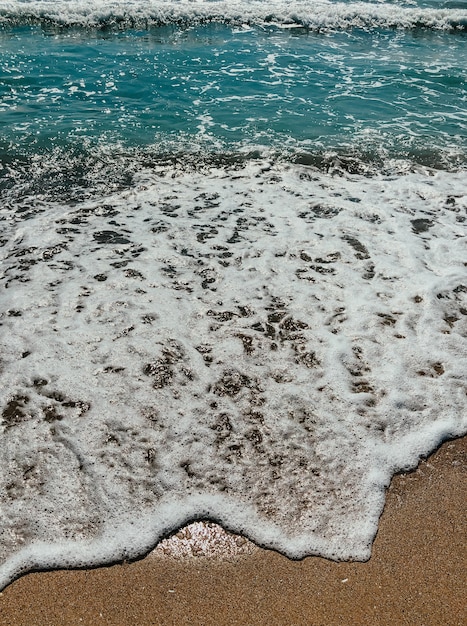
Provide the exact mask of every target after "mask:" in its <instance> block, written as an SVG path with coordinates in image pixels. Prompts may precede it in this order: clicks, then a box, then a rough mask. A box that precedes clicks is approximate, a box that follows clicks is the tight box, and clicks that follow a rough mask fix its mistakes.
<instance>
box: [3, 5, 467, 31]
mask: <svg viewBox="0 0 467 626" xmlns="http://www.w3.org/2000/svg"><path fill="white" fill-rule="evenodd" d="M0 20H4V21H6V22H11V23H15V22H18V21H19V22H21V21H24V20H39V21H45V22H48V23H56V24H62V25H77V26H85V27H96V26H97V27H102V26H105V25H107V26H114V27H118V28H121V27H125V26H130V27H131V26H136V27H145V26H150V25H154V24H155V25H160V24H171V23H189V22H199V21H222V22H234V23H236V24H239V25H242V24H278V25H283V26H285V27H290V26H294V25H302V26H304V27H307V28H310V29H313V30H314V29H317V30H323V29H339V28H419V27H424V28H434V29H449V30H451V29H465V27H466V24H467V11H465V10H463V9H446V8H443V9H438V8H425V7H413V6H404V5H402V6H401V5H400V4H396V3H384V2H375V3H371V2H354V3H345V2H327V1H325V0H305V1H301V2H293V3H290V2H287V1H286V0H272V1H270V0H268V1H266V0H257V1H254V2H251V1H249V0H229V1H224V0H221V1H217V0H195V1H194V2H193V1H192V0H179V1H178V2H173V1H172V0H130V1H128V0H39V1H37V0H30V1H26V2H25V1H22V0H2V1H1V2H0Z"/></svg>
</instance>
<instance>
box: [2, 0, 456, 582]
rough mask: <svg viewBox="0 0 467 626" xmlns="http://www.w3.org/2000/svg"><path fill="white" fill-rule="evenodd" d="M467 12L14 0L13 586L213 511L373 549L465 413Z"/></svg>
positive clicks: (288, 548) (280, 537)
mask: <svg viewBox="0 0 467 626" xmlns="http://www.w3.org/2000/svg"><path fill="white" fill-rule="evenodd" d="M466 29H467V4H466V3H465V2H463V1H458V0H453V1H445V2H439V1H435V0H427V1H423V0H422V1H419V2H416V1H407V2H404V1H393V2H384V1H383V2H358V3H355V2H332V1H331V2H324V1H316V2H315V1H313V0H307V1H303V2H285V1H284V0H274V1H273V2H267V1H265V0H254V1H250V2H246V1H244V0H237V1H233V2H223V1H202V0H195V1H193V2H188V1H186V2H185V1H179V2H175V1H174V2H169V1H163V0H153V1H150V0H133V1H131V0H130V1H128V2H123V1H120V0H116V1H112V2H110V1H106V0H58V1H53V2H52V1H34V0H32V1H28V0H23V1H19V0H16V1H15V0H10V1H5V0H0V194H1V203H0V228H1V233H0V242H1V248H0V250H1V275H0V342H1V353H0V381H1V382H0V384H1V394H0V448H1V453H0V584H1V585H2V586H4V585H6V584H8V582H10V581H11V580H12V579H14V578H15V577H17V576H18V575H20V574H21V573H24V572H26V571H30V570H32V569H37V568H52V567H64V566H65V567H66V566H84V565H97V564H104V563H110V562H113V561H118V560H121V559H125V558H133V557H135V556H138V555H142V554H144V553H145V552H146V551H147V550H149V549H150V548H151V547H152V546H154V545H155V544H156V542H157V541H158V540H160V539H161V538H162V537H164V536H166V535H167V534H168V533H169V532H171V531H173V530H175V529H176V528H178V527H180V526H181V525H183V524H185V523H186V522H188V521H191V520H196V519H205V518H208V519H211V520H215V521H218V522H220V523H221V524H223V525H224V526H225V527H226V528H228V529H230V530H233V531H236V532H239V533H243V534H244V535H245V536H247V537H249V538H251V539H253V540H254V541H256V542H258V543H260V544H261V545H264V546H268V547H271V548H274V549H277V550H279V551H281V552H283V553H284V554H287V555H288V556H290V557H292V558H302V557H304V556H306V555H311V554H319V555H322V556H325V557H328V558H332V559H359V560H365V559H368V558H369V556H370V553H371V544H372V541H373V538H374V536H375V533H376V531H377V524H378V519H379V516H380V514H381V511H382V508H383V505H384V491H385V488H386V487H387V486H388V484H389V481H390V479H391V477H392V475H393V474H394V473H395V472H397V471H401V470H404V469H409V468H411V467H414V466H415V465H416V464H417V462H418V460H419V458H420V457H421V456H422V455H426V454H428V453H429V452H430V451H431V450H433V449H434V448H435V447H436V446H437V445H439V443H441V442H442V441H443V440H445V439H447V438H450V437H455V436H460V435H462V434H465V433H466V432H467V415H466V399H467V398H466V394H467V380H466V372H467V348H466V333H467V254H466V245H465V244H466V234H467V233H466V213H467V187H466V169H467V168H466V165H467V158H466V157H467V90H466V69H467V67H466V66H467V62H466V59H467V54H466V52H467V46H466V43H467V41H466Z"/></svg>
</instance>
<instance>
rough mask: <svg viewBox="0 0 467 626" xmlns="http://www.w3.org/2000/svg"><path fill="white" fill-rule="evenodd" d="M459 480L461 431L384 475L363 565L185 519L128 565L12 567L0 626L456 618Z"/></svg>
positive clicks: (460, 589) (462, 560)
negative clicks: (412, 463)
mask: <svg viewBox="0 0 467 626" xmlns="http://www.w3.org/2000/svg"><path fill="white" fill-rule="evenodd" d="M466 479H467V438H463V439H459V440H457V441H453V442H447V443H445V444H444V445H443V446H442V447H441V448H440V449H439V450H438V451H437V452H436V453H435V454H434V455H432V456H431V457H430V458H429V459H428V460H427V461H424V462H422V463H421V465H420V466H419V468H418V469H417V470H416V471H415V472H412V473H409V474H406V475H399V476H397V477H395V478H394V480H393V482H392V484H391V487H390V489H389V490H388V494H387V501H386V507H385V510H384V513H383V516H382V518H381V520H380V527H379V532H378V536H377V538H376V541H375V544H374V547H373V556H372V558H371V559H370V561H369V562H368V563H332V562H329V561H326V560H325V559H321V558H317V557H310V558H307V559H304V560H303V561H300V562H293V561H290V560H288V559H286V558H285V557H282V556H280V555H279V554H276V553H274V552H271V551H267V550H261V549H258V548H256V547H255V546H253V545H252V544H250V543H249V542H244V541H243V540H242V539H239V538H237V537H235V536H231V535H230V536H229V535H226V534H223V533H222V532H219V531H218V529H217V528H216V527H215V526H209V525H208V526H202V525H196V526H192V527H191V528H189V529H188V531H183V532H182V533H179V534H178V536H176V537H175V538H173V539H172V540H171V541H169V542H165V543H164V544H163V545H162V546H159V548H158V549H157V550H155V551H154V552H153V553H151V554H150V555H148V556H147V557H146V558H145V559H143V560H141V561H139V562H136V563H132V564H123V565H115V566H113V567H107V568H100V569H96V570H81V571H60V572H46V573H35V574H29V575H27V576H24V577H23V578H21V579H19V580H17V581H15V582H14V583H13V584H11V585H10V586H9V587H7V588H6V589H5V590H4V591H3V594H1V596H0V624H1V625H2V626H3V625H9V626H10V625H11V626H20V625H24V626H46V625H54V626H56V625H57V626H58V625H59V624H60V625H67V626H69V625H74V624H77V625H81V624H83V625H92V626H94V625H101V624H102V625H105V624H112V625H125V626H126V625H137V626H146V625H149V624H151V625H156V624H163V625H166V624H167V625H169V624H170V625H172V624H173V625H177V626H182V625H184V624H195V625H203V626H204V625H206V626H207V625H210V624H213V625H214V624H215V625H216V626H221V625H223V624H225V625H227V624H228V625H231V624H232V625H233V624H242V625H249V626H253V625H256V624H257V625H268V626H273V625H275V624H281V625H282V624H283V625H287V626H292V625H297V626H298V625H306V626H315V625H323V626H324V625H326V626H334V625H336V626H337V625H345V626H347V625H354V624H355V625H359V626H360V625H364V624H368V625H372V626H377V625H388V626H389V625H391V626H392V625H398V624H414V625H417V626H422V625H426V626H441V625H444V624H445V625H448V626H461V625H462V626H465V625H466V624H467V608H466V606H467V595H466V589H467V558H466V557H467V548H466V540H467V534H466V529H467V522H466V518H465V512H466V498H465V496H466V489H465V488H466V484H467V480H466ZM190 535H191V537H190ZM193 552H194V553H195V554H196V556H185V554H186V555H188V554H192V553H193Z"/></svg>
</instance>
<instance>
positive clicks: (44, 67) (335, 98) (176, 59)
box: [0, 24, 467, 165]
mask: <svg viewBox="0 0 467 626" xmlns="http://www.w3.org/2000/svg"><path fill="white" fill-rule="evenodd" d="M466 49H467V48H466V38H465V34H464V33H463V32H461V33H458V34H452V33H445V32H436V31H432V30H429V29H425V30H408V31H407V30H380V29H376V30H374V31H371V32H367V31H362V30H359V29H353V30H347V31H343V32H336V33H332V34H329V33H328V34H320V33H314V32H307V31H306V30H305V29H301V28H298V29H294V30H292V31H290V30H283V29H280V28H277V27H263V28H259V27H252V28H250V27H248V28H247V27H244V28H241V27H239V28H236V27H232V26H228V25H222V24H208V25H198V26H192V27H187V28H179V27H176V26H165V27H160V28H152V29H150V30H147V31H143V30H124V31H123V32H99V31H91V32H88V31H83V30H81V29H78V30H77V29H73V28H71V29H65V30H63V29H58V28H53V27H46V26H43V27H40V26H15V27H12V28H7V29H5V28H4V29H3V30H2V31H1V32H0V111H1V126H0V141H1V145H2V146H3V152H4V153H6V154H8V155H9V156H10V157H11V156H12V155H14V154H15V153H18V154H28V155H31V154H35V153H42V152H44V151H50V150H53V149H54V148H57V147H59V146H75V147H82V146H87V147H91V146H98V145H101V146H102V145H115V146H116V145H119V146H120V147H125V148H127V147H135V146H139V147H149V146H152V147H155V149H156V150H158V149H160V150H161V151H164V150H174V149H176V150H190V149H196V148H199V147H201V148H202V149H203V150H207V151H211V150H212V151H232V150H248V149H256V148H261V149H263V148H274V149H278V150H281V151H292V152H293V151H297V150H301V151H305V152H310V153H313V152H319V151H326V150H331V151H332V150H335V151H338V152H340V153H344V154H349V155H355V156H357V157H359V158H363V159H369V158H370V159H371V158H383V159H384V158H388V157H389V158H408V159H411V160H414V161H416V162H417V161H428V162H431V164H435V165H436V164H440V165H441V164H443V162H444V163H451V164H453V163H454V164H455V163H464V162H465V155H466V149H467V111H466V93H467V90H466V72H465V52H466Z"/></svg>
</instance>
